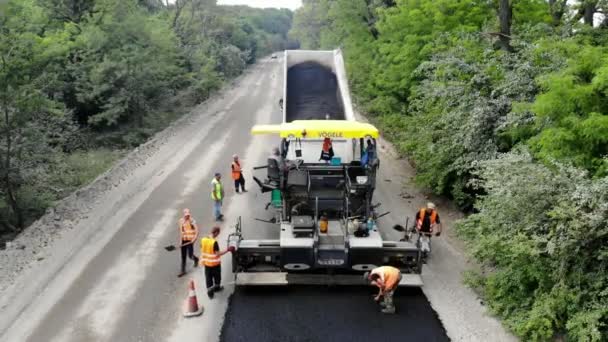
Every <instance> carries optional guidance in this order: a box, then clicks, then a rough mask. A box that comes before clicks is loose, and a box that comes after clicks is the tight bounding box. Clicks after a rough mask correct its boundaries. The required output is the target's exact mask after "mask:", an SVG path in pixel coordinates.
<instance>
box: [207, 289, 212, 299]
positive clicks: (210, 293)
mask: <svg viewBox="0 0 608 342" xmlns="http://www.w3.org/2000/svg"><path fill="white" fill-rule="evenodd" d="M207 296H209V299H213V287H212V288H210V289H208V290H207Z"/></svg>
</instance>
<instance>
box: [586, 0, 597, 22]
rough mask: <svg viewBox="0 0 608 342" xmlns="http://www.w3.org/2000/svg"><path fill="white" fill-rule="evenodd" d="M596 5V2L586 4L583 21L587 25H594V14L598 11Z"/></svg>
mask: <svg viewBox="0 0 608 342" xmlns="http://www.w3.org/2000/svg"><path fill="white" fill-rule="evenodd" d="M596 5H597V3H596V2H588V3H586V4H585V9H584V11H585V12H584V14H583V21H584V23H585V25H589V26H591V27H593V15H594V14H595V12H596V11H597V7H596Z"/></svg>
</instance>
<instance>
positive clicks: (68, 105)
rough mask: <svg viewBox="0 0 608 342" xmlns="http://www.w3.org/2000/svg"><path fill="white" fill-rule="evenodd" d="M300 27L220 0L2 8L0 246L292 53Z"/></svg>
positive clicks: (67, 1) (35, 0)
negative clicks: (206, 103)
mask: <svg viewBox="0 0 608 342" xmlns="http://www.w3.org/2000/svg"><path fill="white" fill-rule="evenodd" d="M291 20H292V13H291V12H290V11H288V10H278V9H263V10H262V9H253V8H249V7H242V6H241V7H239V6H232V7H225V6H217V5H216V2H215V0H176V1H171V2H169V1H166V2H165V1H161V0H10V1H2V2H0V242H2V241H1V240H5V239H10V238H11V237H13V236H15V235H16V234H17V233H18V232H19V231H21V230H22V229H23V228H24V227H26V226H28V225H29V224H30V223H32V222H33V221H34V220H35V219H37V218H38V217H40V216H41V215H42V214H43V213H44V212H45V210H46V209H47V208H48V207H50V206H52V205H53V203H55V202H56V201H57V200H58V199H61V198H63V197H65V196H66V195H67V194H69V193H71V192H72V191H74V190H75V189H77V188H79V187H81V186H83V185H84V184H87V183H88V182H90V181H91V180H93V179H94V178H95V177H96V176H97V175H99V174H100V173H102V172H103V171H105V170H107V169H108V168H109V167H110V166H111V165H112V164H113V163H114V162H115V161H116V159H117V158H120V157H121V156H123V155H124V151H126V150H128V149H131V148H133V147H134V146H137V145H139V144H141V143H142V142H144V141H146V140H147V139H148V138H149V137H151V136H152V135H153V134H154V133H155V132H157V131H158V130H161V129H163V128H165V127H167V126H168V125H169V124H170V122H171V121H173V120H175V119H176V118H178V117H179V116H180V115H182V114H183V113H185V112H187V111H188V110H189V108H191V107H192V106H193V105H195V104H197V103H200V102H201V101H203V100H205V99H207V98H208V97H209V96H210V95H211V94H212V93H213V92H214V91H215V90H217V89H219V88H220V87H221V86H222V84H224V83H225V82H226V81H228V80H230V79H232V78H234V77H235V76H237V75H239V74H240V73H241V72H243V70H244V69H245V68H246V66H247V65H248V64H252V63H254V62H255V61H256V58H258V57H260V56H264V55H267V54H269V53H271V52H273V51H278V50H283V49H285V48H286V47H288V46H291V47H292V48H293V47H294V45H293V44H292V45H289V44H290V42H288V39H287V32H288V30H289V28H290V27H291ZM2 245H4V244H3V243H2Z"/></svg>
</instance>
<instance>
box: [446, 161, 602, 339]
mask: <svg viewBox="0 0 608 342" xmlns="http://www.w3.org/2000/svg"><path fill="white" fill-rule="evenodd" d="M479 166H480V167H479V168H478V171H476V173H477V175H478V176H479V178H480V179H481V180H482V184H483V187H484V188H485V189H486V191H487V195H485V196H483V197H482V198H481V199H480V201H479V202H478V204H477V207H478V209H479V213H476V214H473V215H471V216H469V217H468V218H467V219H465V220H464V221H462V222H460V223H459V224H458V232H459V234H460V236H461V237H463V238H464V240H465V241H466V243H467V245H468V247H469V251H470V252H471V254H472V255H473V256H474V257H475V258H476V259H478V260H479V261H481V262H482V263H483V264H484V265H485V267H486V268H487V269H488V270H489V272H487V273H486V274H485V275H484V277H481V278H476V279H477V285H478V286H477V288H478V289H481V291H482V295H483V296H484V297H485V299H486V302H487V303H488V305H489V307H490V309H491V310H492V311H493V312H494V313H496V314H498V315H499V316H501V317H502V318H503V319H504V322H505V323H506V324H507V325H508V326H509V328H511V329H513V331H514V332H516V333H517V335H519V336H521V337H522V338H524V340H526V341H547V340H550V339H551V338H552V337H554V336H556V335H558V334H560V333H562V332H565V334H566V335H567V336H568V337H569V339H571V340H573V341H602V340H605V339H606V338H608V224H607V223H608V177H603V178H597V179H590V178H589V177H587V174H586V172H585V171H582V170H580V169H576V168H573V167H569V166H565V165H562V164H559V163H551V165H549V166H545V165H542V164H539V163H537V162H535V161H534V160H533V159H532V157H531V156H530V155H529V154H528V153H527V152H521V153H519V152H513V153H509V154H506V155H502V156H500V157H499V158H497V159H494V160H489V161H484V162H482V163H481V164H480V165H479Z"/></svg>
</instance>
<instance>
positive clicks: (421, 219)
mask: <svg viewBox="0 0 608 342" xmlns="http://www.w3.org/2000/svg"><path fill="white" fill-rule="evenodd" d="M425 215H426V209H425V208H422V209H420V213H419V215H418V220H417V221H416V225H417V226H418V228H420V227H422V222H424V216H425ZM436 221H437V211H436V210H433V212H432V213H431V225H433V224H435V222H436Z"/></svg>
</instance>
